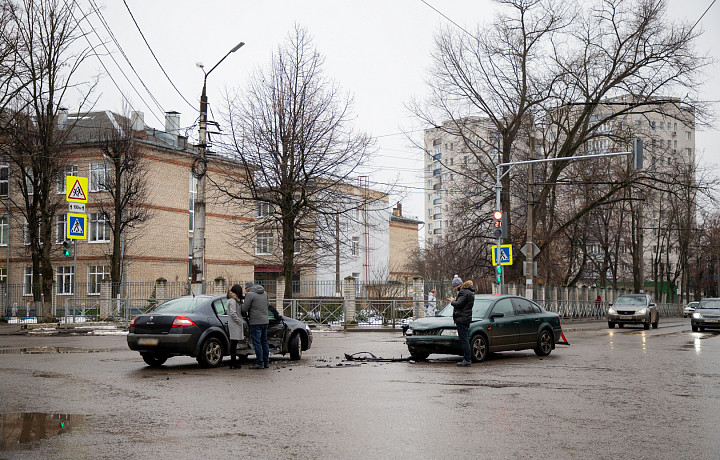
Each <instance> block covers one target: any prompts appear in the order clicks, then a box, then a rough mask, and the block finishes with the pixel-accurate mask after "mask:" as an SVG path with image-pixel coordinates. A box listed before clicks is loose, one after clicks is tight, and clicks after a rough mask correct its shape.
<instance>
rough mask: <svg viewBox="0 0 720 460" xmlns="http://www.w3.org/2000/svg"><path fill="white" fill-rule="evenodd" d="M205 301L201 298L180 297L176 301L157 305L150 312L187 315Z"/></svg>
mask: <svg viewBox="0 0 720 460" xmlns="http://www.w3.org/2000/svg"><path fill="white" fill-rule="evenodd" d="M205 300H206V299H204V298H201V297H180V298H178V299H172V300H168V301H167V302H165V303H163V304H160V305H158V306H157V307H155V308H153V309H152V310H150V311H154V312H158V313H159V312H167V313H189V312H191V311H193V310H195V309H196V308H197V307H198V306H199V305H200V304H201V303H203V302H204V301H205Z"/></svg>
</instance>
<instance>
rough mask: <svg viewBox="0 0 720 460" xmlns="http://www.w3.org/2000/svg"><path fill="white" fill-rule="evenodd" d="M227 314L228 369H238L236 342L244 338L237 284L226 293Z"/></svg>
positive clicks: (239, 294)
mask: <svg viewBox="0 0 720 460" xmlns="http://www.w3.org/2000/svg"><path fill="white" fill-rule="evenodd" d="M227 298H228V299H230V300H228V303H227V314H228V333H229V334H230V369H240V367H241V366H240V364H237V363H236V362H235V360H236V359H237V357H236V355H237V344H238V342H239V341H240V340H243V339H244V338H245V331H243V319H242V317H241V316H240V308H241V307H240V306H241V305H242V300H243V290H242V287H241V286H240V285H239V284H233V286H232V287H231V288H230V290H229V291H228V293H227Z"/></svg>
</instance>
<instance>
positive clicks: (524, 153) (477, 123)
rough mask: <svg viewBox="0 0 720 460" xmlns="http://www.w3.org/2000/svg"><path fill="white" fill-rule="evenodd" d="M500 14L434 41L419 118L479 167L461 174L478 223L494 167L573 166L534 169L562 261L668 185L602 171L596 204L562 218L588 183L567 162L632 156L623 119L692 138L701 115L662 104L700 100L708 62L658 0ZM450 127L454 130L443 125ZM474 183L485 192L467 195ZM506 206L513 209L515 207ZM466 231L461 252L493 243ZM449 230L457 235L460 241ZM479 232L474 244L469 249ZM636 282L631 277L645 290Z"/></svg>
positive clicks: (539, 211)
mask: <svg viewBox="0 0 720 460" xmlns="http://www.w3.org/2000/svg"><path fill="white" fill-rule="evenodd" d="M499 3H500V4H501V5H503V6H504V7H506V9H505V10H504V12H503V13H501V14H500V16H499V17H498V19H497V20H496V21H495V22H494V24H492V26H491V27H488V28H486V29H484V30H482V29H480V28H478V30H477V32H476V36H475V37H471V36H469V35H468V34H467V33H466V32H464V31H457V32H456V31H442V32H440V33H439V34H438V38H437V40H436V41H437V45H436V49H437V51H436V52H435V53H434V55H433V57H434V62H435V65H434V67H433V73H432V77H431V79H430V87H431V91H432V96H431V97H430V99H429V101H428V104H427V105H426V106H425V107H422V108H420V109H418V108H417V107H416V108H415V112H416V113H417V114H418V115H419V116H420V117H421V118H422V119H424V120H425V121H427V122H428V123H430V124H431V125H432V126H435V127H439V128H440V129H441V130H443V131H444V132H446V133H448V134H450V135H452V136H455V137H456V138H459V139H461V140H462V143H463V149H464V151H465V152H468V153H470V154H472V155H473V156H474V158H475V159H476V161H477V164H475V165H472V166H473V167H470V168H467V169H459V168H455V169H454V171H455V172H457V173H458V174H461V175H463V176H464V177H465V178H466V179H467V182H465V183H464V185H463V187H462V190H464V192H463V193H464V194H463V199H464V200H465V201H466V202H470V203H475V204H476V207H479V208H480V210H479V211H477V212H476V213H475V214H473V217H477V216H484V221H485V222H486V221H487V220H488V218H489V212H488V211H489V209H487V206H488V205H489V203H492V202H493V200H492V195H493V194H494V191H492V190H491V189H490V187H488V185H489V184H488V182H490V181H489V180H488V178H489V177H490V178H494V177H495V171H494V165H495V164H497V163H498V162H508V161H518V160H526V159H528V158H552V159H564V158H567V159H568V161H554V162H552V163H544V164H542V165H538V166H537V167H536V173H535V181H536V183H535V184H533V185H532V187H533V190H532V192H533V193H532V194H531V195H532V196H533V202H534V204H535V211H534V212H533V222H532V223H531V224H530V225H531V226H532V227H533V228H534V229H535V236H536V239H537V240H539V241H540V242H541V244H539V246H540V249H541V257H542V256H543V253H544V252H546V251H547V250H548V249H549V248H550V247H553V248H554V250H555V249H557V248H555V246H556V245H557V244H558V241H559V239H563V238H564V239H567V238H576V237H578V236H580V234H578V233H577V231H578V226H583V225H587V223H588V222H589V221H588V214H589V213H591V211H592V210H593V209H596V208H603V207H607V206H608V205H609V204H612V203H616V202H618V200H621V199H631V200H634V199H635V196H633V195H630V194H627V193H626V190H628V189H629V188H630V187H631V186H632V187H637V186H638V185H642V186H644V187H655V188H658V187H661V186H663V184H666V183H668V182H669V178H660V179H661V180H660V182H658V176H657V174H656V172H657V170H653V171H650V172H648V171H634V170H633V169H632V168H630V167H629V164H628V162H625V161H620V160H615V161H612V162H611V161H605V160H602V161H604V162H605V165H606V170H608V174H606V175H604V176H602V177H600V178H597V177H596V178H595V179H594V181H595V182H599V183H598V184H597V185H598V187H597V189H596V190H595V192H596V193H594V194H593V195H592V199H589V200H583V201H582V202H580V201H578V202H576V203H575V204H576V206H575V207H573V206H566V202H567V201H568V199H569V195H567V194H566V193H565V192H566V191H567V189H566V188H565V187H567V185H568V184H573V183H575V184H577V185H579V187H578V191H581V190H582V184H584V183H585V184H586V183H588V181H587V180H586V179H585V180H584V179H583V174H582V171H583V168H582V167H579V166H576V162H573V161H571V160H572V157H573V156H576V155H578V154H587V153H594V152H598V151H599V150H601V149H600V147H598V146H599V145H601V144H602V142H603V141H607V142H609V143H610V145H614V146H616V147H617V150H621V151H622V150H629V146H630V140H631V138H632V137H634V136H637V135H638V133H637V132H636V131H635V130H634V129H631V127H629V126H627V124H624V125H623V120H625V119H626V118H627V117H630V116H634V117H642V116H643V114H650V113H662V114H664V115H665V116H668V117H673V118H675V119H676V120H678V121H680V122H682V123H686V124H687V125H688V126H695V124H696V123H700V122H702V117H703V111H702V109H703V107H701V105H700V104H698V103H695V102H692V100H691V99H690V98H683V99H679V98H668V97H667V96H666V95H667V94H673V93H675V94H686V93H689V94H695V92H694V91H695V87H696V86H695V85H696V83H697V80H696V79H697V78H698V76H699V72H700V70H701V69H702V68H703V67H704V66H705V65H706V64H707V63H708V61H707V60H706V59H704V58H702V57H700V56H698V55H697V54H696V53H695V52H694V50H693V43H694V42H695V41H696V40H697V37H698V36H699V32H698V31H696V30H694V29H693V27H692V26H691V25H689V24H676V23H672V22H669V21H668V20H667V19H666V15H665V11H666V4H665V2H664V1H662V0H601V1H599V2H594V3H592V4H591V5H588V6H587V7H585V9H580V10H577V11H573V10H571V9H569V8H568V7H567V6H565V5H567V3H565V4H560V3H557V2H553V1H551V0H532V1H526V0H506V1H505V0H503V1H500V2H499ZM622 96H626V98H624V99H623V98H622ZM445 120H449V122H444V123H441V121H445ZM487 123H489V124H490V125H491V126H490V127H487V126H486V125H487ZM538 136H539V137H541V139H538V141H537V142H534V147H531V145H533V142H531V139H532V140H534V139H535V138H537V137H538ZM445 166H446V167H449V168H450V169H451V170H453V167H452V166H450V165H447V164H446V165H445ZM608 166H609V168H608ZM524 171H526V169H525V168H515V169H514V170H513V171H512V172H511V174H508V175H506V176H505V177H503V182H502V185H503V191H504V192H505V193H504V194H503V195H502V196H501V201H502V208H503V211H504V212H505V214H506V215H508V214H509V215H510V216H511V217H512V218H520V219H522V216H523V215H524V214H525V209H527V203H526V201H525V200H526V199H525V196H526V191H525V190H522V193H518V191H519V189H518V188H517V187H515V188H514V187H513V186H512V185H511V184H512V183H513V182H515V181H517V180H518V179H522V178H523V176H524V174H525V172H524ZM472 182H477V183H478V185H477V186H475V187H472V186H471V185H470V184H471V183H472ZM483 182H484V185H483V184H482V183H483ZM559 187H560V188H559ZM636 190H637V188H636ZM472 192H477V194H476V195H475V196H472ZM510 197H512V201H513V202H516V203H518V204H517V205H516V206H515V205H513V206H512V207H511V200H510ZM570 201H572V200H570ZM558 203H563V206H562V208H558ZM483 206H485V207H483ZM453 208H454V209H462V207H456V206H453ZM465 214H466V215H467V212H466V213H465ZM513 216H514V217H513ZM465 223H466V224H468V225H467V226H466V227H467V229H466V230H465V231H464V232H463V231H462V230H463V229H460V230H461V231H460V232H459V235H460V237H456V239H457V240H458V241H473V240H475V239H483V238H485V239H487V238H488V236H489V232H487V230H486V229H487V225H483V221H480V222H478V221H477V220H473V219H467V220H466V221H465ZM526 227H527V225H526ZM452 230H453V231H454V232H455V233H456V234H458V229H452ZM510 231H511V240H512V242H514V243H519V242H520V241H524V240H525V238H523V236H524V235H523V232H522V229H519V228H518V229H516V228H513V226H511V228H510ZM472 232H474V235H476V237H475V238H471V237H469V235H470V234H472ZM641 241H642V240H641V239H635V240H634V242H635V245H633V247H632V252H633V254H635V255H636V265H637V263H638V262H637V261H638V260H639V258H640V257H641V254H642V251H643V249H642V248H641V247H640V246H638V245H639V244H640V242H641ZM577 242H578V241H577V240H573V244H575V243H577ZM473 244H476V243H473ZM577 249H578V252H577V254H576V255H577V257H578V258H575V259H574V260H572V259H568V260H567V261H566V262H567V263H568V264H569V265H567V266H566V267H571V270H570V271H566V270H565V269H563V271H566V274H567V276H566V277H565V278H566V279H567V280H568V282H572V281H573V280H577V279H579V276H578V272H577V271H575V270H578V269H583V267H585V266H587V264H588V260H587V257H586V254H584V252H585V251H584V250H580V248H579V247H578V248H577ZM554 252H555V251H554ZM555 253H556V252H555ZM572 267H574V268H572ZM554 271H555V272H557V271H556V270H554ZM641 276H642V275H641V274H640V273H639V272H638V273H637V274H636V277H637V279H638V280H639V279H640V277H641ZM636 284H637V282H636Z"/></svg>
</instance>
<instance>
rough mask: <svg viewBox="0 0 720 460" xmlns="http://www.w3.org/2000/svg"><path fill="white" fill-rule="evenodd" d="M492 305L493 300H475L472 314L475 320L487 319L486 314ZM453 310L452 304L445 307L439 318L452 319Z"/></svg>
mask: <svg viewBox="0 0 720 460" xmlns="http://www.w3.org/2000/svg"><path fill="white" fill-rule="evenodd" d="M491 303H492V301H491V300H487V299H475V303H474V304H473V312H472V317H473V319H482V318H485V314H486V313H487V311H488V308H489V307H490V304H491ZM453 310H454V309H453V306H452V305H450V304H447V305H445V308H443V309H442V310H440V313H438V314H437V316H448V317H452V315H453Z"/></svg>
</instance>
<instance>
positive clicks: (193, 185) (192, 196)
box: [189, 174, 198, 232]
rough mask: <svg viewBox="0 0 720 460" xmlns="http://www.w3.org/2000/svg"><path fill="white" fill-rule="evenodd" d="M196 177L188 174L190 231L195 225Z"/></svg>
mask: <svg viewBox="0 0 720 460" xmlns="http://www.w3.org/2000/svg"><path fill="white" fill-rule="evenodd" d="M197 183H198V180H197V177H195V176H193V175H192V174H190V208H189V210H190V231H191V232H192V231H193V225H195V222H194V220H195V200H196V199H197Z"/></svg>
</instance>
